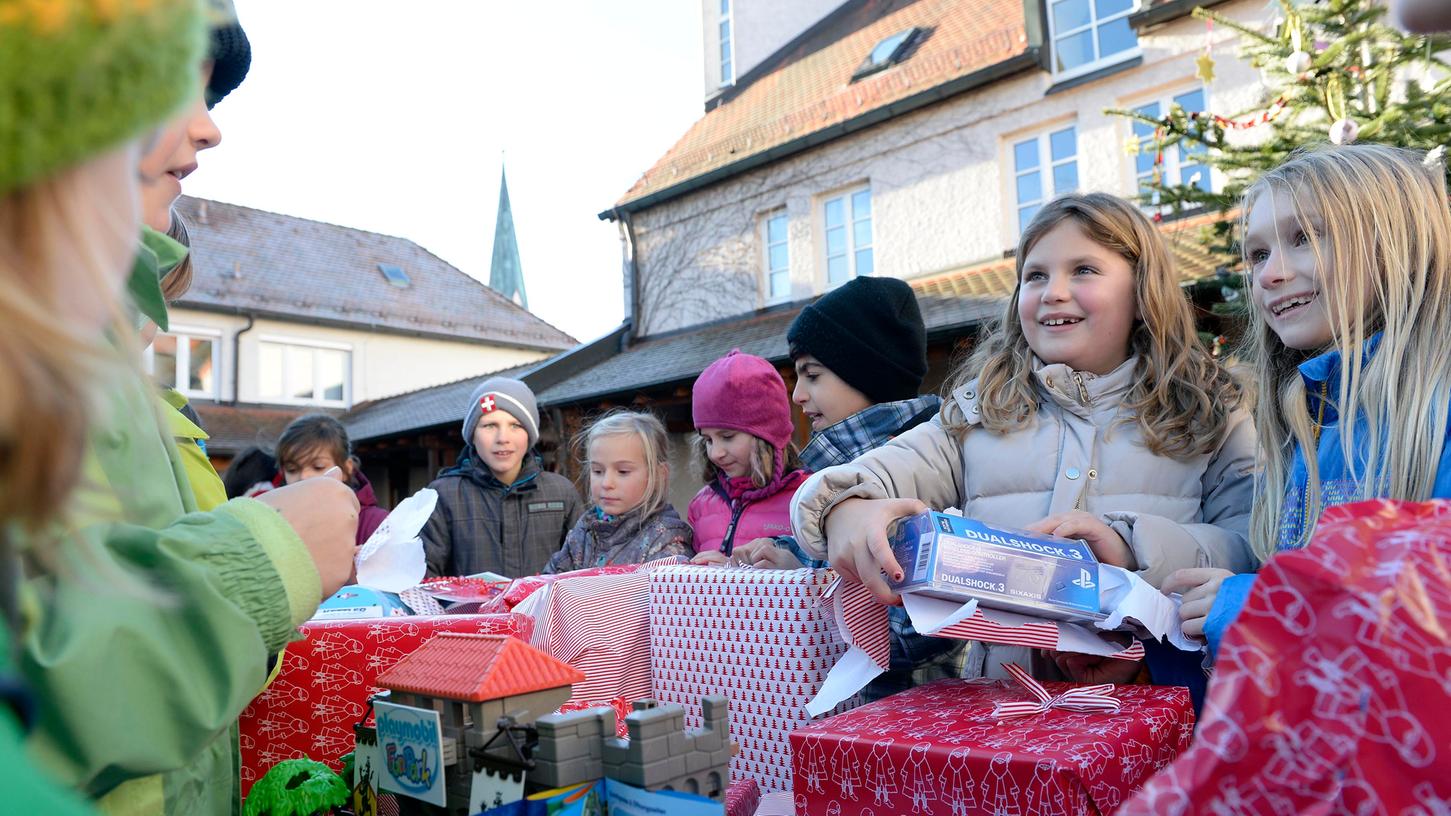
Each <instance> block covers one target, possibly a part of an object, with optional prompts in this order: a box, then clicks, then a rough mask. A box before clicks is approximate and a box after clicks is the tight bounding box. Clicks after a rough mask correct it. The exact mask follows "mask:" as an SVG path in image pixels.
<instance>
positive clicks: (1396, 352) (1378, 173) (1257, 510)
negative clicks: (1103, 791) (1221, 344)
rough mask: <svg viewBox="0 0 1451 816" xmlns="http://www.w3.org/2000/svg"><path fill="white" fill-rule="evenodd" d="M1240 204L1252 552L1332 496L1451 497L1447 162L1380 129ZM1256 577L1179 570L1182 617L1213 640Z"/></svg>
mask: <svg viewBox="0 0 1451 816" xmlns="http://www.w3.org/2000/svg"><path fill="white" fill-rule="evenodd" d="M1244 212H1245V217H1244V224H1243V225H1242V226H1243V228H1244V236H1245V237H1244V257H1245V265H1246V266H1247V267H1248V269H1249V271H1250V284H1251V302H1252V303H1253V305H1254V310H1253V317H1252V321H1253V323H1252V329H1251V331H1250V333H1249V340H1250V343H1249V350H1248V351H1249V353H1248V358H1249V362H1250V364H1251V365H1252V366H1253V368H1254V371H1255V380H1256V381H1257V382H1259V383H1261V389H1260V395H1259V399H1258V401H1257V403H1256V405H1255V420H1256V422H1257V423H1258V425H1259V427H1260V429H1261V437H1260V451H1261V456H1262V460H1263V463H1264V472H1263V478H1262V479H1261V482H1260V487H1259V491H1258V494H1257V495H1256V497H1255V505H1254V515H1253V519H1252V522H1251V541H1252V543H1253V546H1254V550H1255V553H1256V555H1258V556H1259V557H1260V558H1261V559H1268V558H1269V557H1270V556H1272V555H1273V554H1274V553H1275V552H1277V551H1281V550H1290V549H1299V548H1301V547H1304V546H1306V545H1307V544H1308V543H1309V542H1310V535H1311V533H1312V532H1313V531H1314V529H1315V524H1316V522H1317V521H1318V520H1319V518H1320V513H1321V512H1322V511H1323V510H1324V509H1325V508H1326V507H1330V506H1332V505H1336V504H1344V503H1346V502H1352V501H1360V500H1362V499H1370V498H1392V499H1408V500H1412V501H1420V500H1424V499H1431V498H1448V497H1451V445H1447V444H1446V437H1447V434H1448V430H1451V428H1448V425H1451V419H1448V417H1451V408H1448V405H1451V344H1448V343H1447V336H1448V334H1451V282H1448V279H1447V278H1448V269H1451V211H1448V206H1447V193H1446V182H1445V168H1444V166H1443V165H1442V164H1441V162H1440V161H1436V160H1431V161H1427V160H1426V158H1425V154H1423V153H1421V152H1419V151H1413V150H1405V149H1401V148H1395V147H1388V146H1385V145H1374V144H1364V145H1352V146H1345V147H1335V148H1327V149H1323V150H1316V151H1310V152H1305V153H1301V154H1299V155H1296V156H1294V157H1293V158H1292V159H1291V160H1290V161H1288V162H1286V163H1285V164H1283V165H1281V166H1280V167H1278V168H1276V169H1274V170H1272V171H1270V172H1269V173H1266V174H1265V175H1264V176H1263V177H1261V178H1260V180H1259V181H1257V182H1256V183H1255V184H1254V186H1253V187H1251V188H1250V189H1249V190H1248V191H1246V193H1245V207H1244ZM1346 361H1352V362H1351V363H1350V364H1347V363H1346ZM1347 416H1351V417H1354V421H1350V422H1347V421H1343V417H1347ZM1307 451H1313V452H1314V455H1306V452H1307ZM1238 572H1245V571H1244V570H1238ZM1253 581H1254V576H1253V575H1238V576H1234V577H1231V572H1230V571H1228V570H1223V569H1200V570H1186V571H1185V572H1184V573H1181V574H1180V575H1178V576H1175V578H1174V580H1173V581H1172V582H1171V586H1172V587H1173V588H1176V589H1183V590H1184V605H1183V607H1182V608H1181V609H1180V613H1181V615H1182V616H1183V618H1184V629H1185V631H1186V632H1190V633H1193V634H1197V633H1199V632H1200V631H1203V632H1204V634H1205V635H1207V636H1208V638H1209V642H1210V646H1211V648H1212V649H1213V648H1217V645H1218V642H1219V639H1220V637H1222V635H1223V633H1224V631H1225V630H1226V628H1227V627H1228V626H1229V625H1230V624H1231V623H1232V622H1233V621H1234V619H1235V617H1236V616H1237V615H1238V614H1239V609H1240V607H1241V606H1243V604H1244V601H1245V600H1246V598H1247V597H1248V595H1249V590H1250V587H1251V586H1252V584H1253Z"/></svg>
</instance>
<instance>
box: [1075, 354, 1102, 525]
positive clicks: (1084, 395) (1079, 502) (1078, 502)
mask: <svg viewBox="0 0 1451 816" xmlns="http://www.w3.org/2000/svg"><path fill="white" fill-rule="evenodd" d="M1073 382H1074V383H1076V384H1077V385H1078V396H1079V397H1080V398H1081V399H1082V400H1083V405H1084V407H1087V408H1092V407H1093V400H1092V399H1090V398H1089V396H1088V386H1086V385H1084V384H1083V375H1082V374H1079V373H1078V372H1077V371H1075V372H1073ZM1097 434H1098V432H1097V431H1096V430H1095V431H1094V435H1095V437H1096V436H1097ZM1087 494H1088V474H1087V473H1085V474H1083V486H1082V487H1080V488H1079V489H1078V498H1077V499H1075V500H1074V502H1073V509H1074V510H1082V509H1083V497H1084V496H1085V495H1087Z"/></svg>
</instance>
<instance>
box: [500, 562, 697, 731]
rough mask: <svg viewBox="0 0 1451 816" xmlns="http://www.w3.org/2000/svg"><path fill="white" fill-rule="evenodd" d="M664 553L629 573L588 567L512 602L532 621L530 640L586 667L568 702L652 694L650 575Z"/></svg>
mask: <svg viewBox="0 0 1451 816" xmlns="http://www.w3.org/2000/svg"><path fill="white" fill-rule="evenodd" d="M679 563H681V559H678V558H666V559H660V560H658V561H651V562H650V563H648V564H640V565H639V566H638V567H636V568H633V569H631V570H630V571H628V572H624V571H613V570H614V569H619V568H613V569H612V570H611V571H595V570H589V571H584V572H585V574H581V575H578V576H568V575H566V576H561V577H559V578H558V579H557V580H553V581H550V582H547V583H543V584H542V585H540V586H538V587H537V588H535V589H534V590H533V591H532V593H531V594H530V595H529V596H528V597H527V598H524V599H523V600H522V601H521V602H520V603H519V604H518V605H517V606H515V607H514V612H515V613H516V614H521V615H525V616H528V617H530V618H532V619H533V620H534V637H533V640H532V641H531V642H532V644H533V645H534V646H535V647H536V648H539V649H542V650H544V651H545V652H548V653H549V654H551V655H553V656H554V657H556V658H559V659H560V660H563V661H564V662H566V663H568V664H569V665H571V666H573V667H575V668H576V669H579V670H580V671H582V672H584V676H585V679H584V682H582V683H578V684H576V685H575V686H574V694H573V695H572V696H571V697H570V698H569V702H568V703H567V705H570V706H572V707H581V706H582V705H584V706H587V705H589V704H600V705H613V704H614V702H615V701H616V700H619V699H621V698H623V699H625V700H640V699H644V698H646V697H649V696H650V692H651V684H650V646H649V644H650V574H651V572H652V571H653V570H656V569H658V568H660V567H662V566H666V565H671V564H679Z"/></svg>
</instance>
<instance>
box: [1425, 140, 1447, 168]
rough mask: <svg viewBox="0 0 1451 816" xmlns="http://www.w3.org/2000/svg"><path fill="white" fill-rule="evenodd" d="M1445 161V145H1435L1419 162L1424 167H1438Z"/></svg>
mask: <svg viewBox="0 0 1451 816" xmlns="http://www.w3.org/2000/svg"><path fill="white" fill-rule="evenodd" d="M1445 163H1446V145H1436V146H1435V147H1433V148H1431V150H1430V151H1428V152H1427V153H1426V158H1424V159H1421V164H1423V165H1425V166H1426V167H1439V166H1441V165H1442V164H1445Z"/></svg>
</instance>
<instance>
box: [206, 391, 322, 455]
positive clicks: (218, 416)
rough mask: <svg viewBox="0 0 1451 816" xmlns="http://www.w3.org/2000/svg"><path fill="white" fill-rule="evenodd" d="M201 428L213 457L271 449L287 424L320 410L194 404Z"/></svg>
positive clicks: (210, 403)
mask: <svg viewBox="0 0 1451 816" xmlns="http://www.w3.org/2000/svg"><path fill="white" fill-rule="evenodd" d="M191 406H192V407H193V408H195V409H196V412H197V416H199V417H201V420H202V428H203V429H204V430H205V431H206V432H207V436H208V437H209V438H208V439H207V451H208V452H209V453H212V454H235V453H237V452H238V451H240V450H242V449H243V448H246V447H249V446H251V445H260V446H262V447H266V448H269V449H270V448H271V447H272V446H273V445H275V444H277V438H278V437H279V436H282V431H283V429H285V428H286V427H287V423H289V422H291V421H292V420H294V419H296V418H298V417H300V416H302V415H303V414H306V413H310V412H313V411H317V410H319V409H317V408H308V407H296V408H292V407H288V408H282V407H260V406H241V405H218V404H217V403H212V402H193V403H192V404H191Z"/></svg>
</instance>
